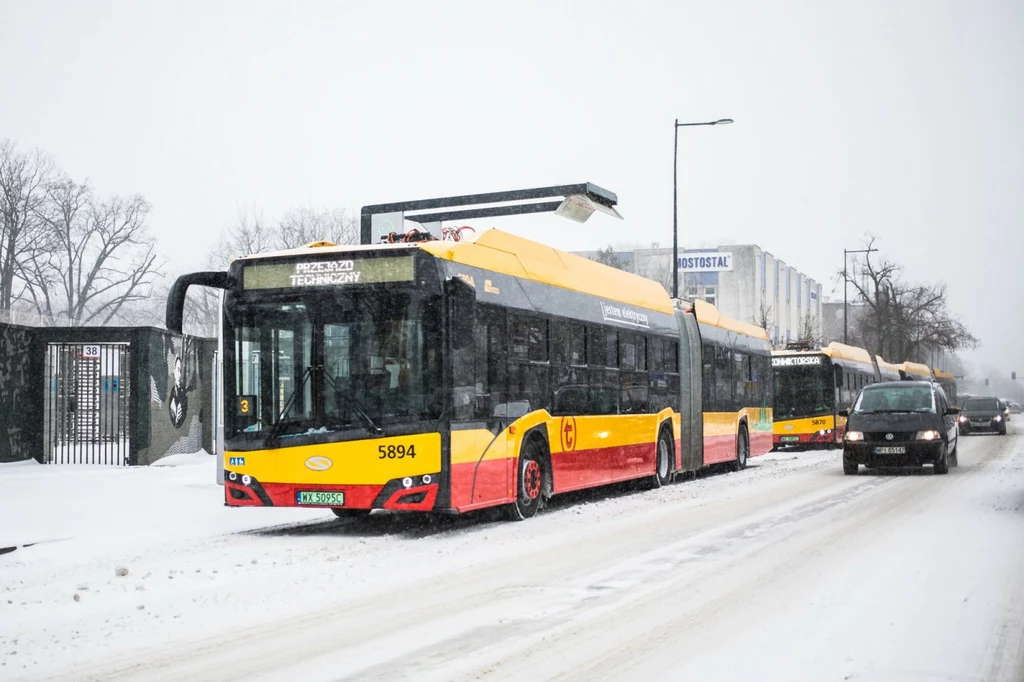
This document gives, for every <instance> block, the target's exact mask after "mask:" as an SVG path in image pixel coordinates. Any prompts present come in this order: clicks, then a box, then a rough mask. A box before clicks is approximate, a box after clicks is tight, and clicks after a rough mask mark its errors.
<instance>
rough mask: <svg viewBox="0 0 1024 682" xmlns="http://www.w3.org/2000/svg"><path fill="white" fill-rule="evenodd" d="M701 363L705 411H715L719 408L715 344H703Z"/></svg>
mask: <svg viewBox="0 0 1024 682" xmlns="http://www.w3.org/2000/svg"><path fill="white" fill-rule="evenodd" d="M701 364H702V365H703V368H704V372H703V376H702V377H701V379H702V380H703V381H702V385H703V389H702V391H701V392H702V394H703V395H702V397H703V401H704V411H705V412H714V411H715V410H716V409H717V408H718V403H717V402H716V400H715V348H714V346H703V347H702V348H701Z"/></svg>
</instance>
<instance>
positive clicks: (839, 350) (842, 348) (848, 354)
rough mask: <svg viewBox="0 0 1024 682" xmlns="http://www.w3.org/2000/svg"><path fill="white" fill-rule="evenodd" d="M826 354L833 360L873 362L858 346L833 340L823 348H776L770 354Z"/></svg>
mask: <svg viewBox="0 0 1024 682" xmlns="http://www.w3.org/2000/svg"><path fill="white" fill-rule="evenodd" d="M814 354H819V355H827V356H828V357H830V358H833V359H835V360H849V361H851V362H861V363H864V364H866V365H870V364H873V363H872V361H871V353H869V352H867V351H866V350H864V349H863V348H860V347H859V346H848V345H846V344H845V343H839V342H838V341H833V342H832V343H830V344H828V345H827V346H825V347H824V348H812V349H810V350H777V351H772V355H780V356H782V355H814Z"/></svg>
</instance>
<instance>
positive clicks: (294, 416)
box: [225, 289, 442, 438]
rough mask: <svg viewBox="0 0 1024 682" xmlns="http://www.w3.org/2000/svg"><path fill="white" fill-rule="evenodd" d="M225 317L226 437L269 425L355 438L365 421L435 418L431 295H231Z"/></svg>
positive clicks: (435, 320)
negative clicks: (229, 378)
mask: <svg viewBox="0 0 1024 682" xmlns="http://www.w3.org/2000/svg"><path fill="white" fill-rule="evenodd" d="M230 317H231V320H230V321H229V320H226V321H225V340H226V341H227V343H225V352H226V355H227V357H226V358H225V360H226V362H227V364H226V373H227V372H228V371H233V374H234V376H233V379H234V382H233V383H234V393H235V396H234V403H235V409H233V410H229V411H228V414H227V419H226V420H225V436H226V437H227V438H232V437H237V436H239V435H249V436H254V437H266V436H267V435H268V434H269V433H270V432H271V431H272V430H273V431H274V433H275V435H278V434H280V435H281V436H282V437H288V436H296V435H302V434H310V433H318V432H319V433H327V432H337V431H343V432H344V431H353V430H355V431H356V432H358V435H360V436H365V435H366V432H367V429H368V428H370V429H371V431H372V432H377V431H376V429H377V428H378V427H380V428H386V425H388V424H395V423H399V422H401V423H409V422H416V421H422V420H436V419H438V418H439V417H440V408H441V405H442V397H441V396H442V393H441V382H442V374H441V331H440V330H441V299H440V296H439V295H437V294H424V293H420V292H416V291H414V290H390V289H389V290H386V291H382V290H363V291H357V290H351V289H346V290H342V291H338V292H330V293H323V292H321V293H319V294H314V295H306V296H303V297H302V298H298V299H296V298H294V297H292V298H291V299H290V300H287V301H267V300H263V301H259V302H252V303H247V302H241V301H240V302H238V304H237V305H236V306H235V307H234V311H233V314H232V315H231V316H230ZM227 367H230V368H232V369H231V370H228V369H227ZM229 386H230V384H229ZM243 408H244V409H243Z"/></svg>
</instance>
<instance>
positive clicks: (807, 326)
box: [797, 312, 824, 347]
mask: <svg viewBox="0 0 1024 682" xmlns="http://www.w3.org/2000/svg"><path fill="white" fill-rule="evenodd" d="M797 340H798V341H799V342H800V343H802V344H805V345H808V346H812V347H818V346H821V345H823V344H824V337H823V336H822V335H821V328H820V327H819V325H818V322H817V320H816V319H815V318H814V316H813V315H811V313H810V312H805V313H804V314H802V315H801V316H800V325H799V331H798V335H797Z"/></svg>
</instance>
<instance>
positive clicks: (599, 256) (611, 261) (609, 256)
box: [590, 244, 625, 270]
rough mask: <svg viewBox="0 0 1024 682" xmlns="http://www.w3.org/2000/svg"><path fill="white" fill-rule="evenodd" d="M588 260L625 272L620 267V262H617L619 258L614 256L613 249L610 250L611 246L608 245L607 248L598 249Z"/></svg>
mask: <svg viewBox="0 0 1024 682" xmlns="http://www.w3.org/2000/svg"><path fill="white" fill-rule="evenodd" d="M590 260H592V261H596V262H598V263H601V264H602V265H608V266H610V267H613V268H617V269H619V270H625V268H624V267H622V261H620V260H619V257H618V255H616V253H615V249H613V248H612V246H611V244H609V245H608V247H607V248H604V249H598V250H597V253H596V254H595V255H594V257H593V258H591V259H590Z"/></svg>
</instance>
